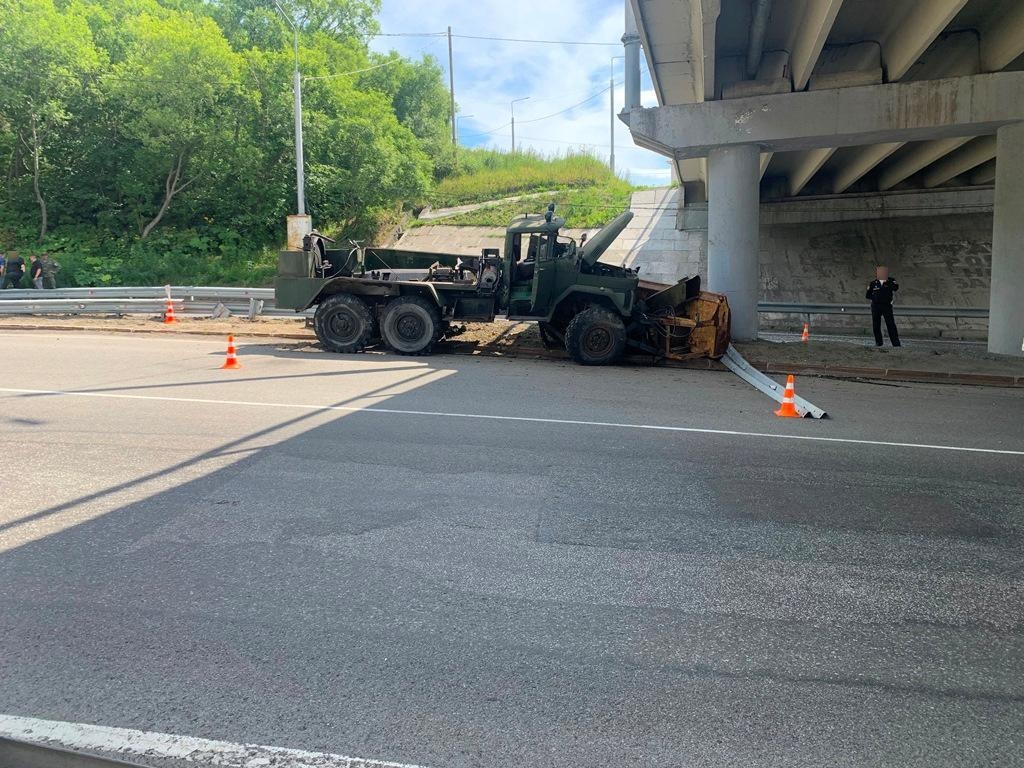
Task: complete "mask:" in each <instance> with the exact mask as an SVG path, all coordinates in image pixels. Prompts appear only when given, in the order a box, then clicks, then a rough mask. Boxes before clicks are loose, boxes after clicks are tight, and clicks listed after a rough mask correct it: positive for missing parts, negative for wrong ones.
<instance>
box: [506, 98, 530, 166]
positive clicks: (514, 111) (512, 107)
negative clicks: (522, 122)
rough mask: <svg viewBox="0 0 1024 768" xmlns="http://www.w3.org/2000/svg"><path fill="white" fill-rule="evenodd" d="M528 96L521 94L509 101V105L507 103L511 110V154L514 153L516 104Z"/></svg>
mask: <svg viewBox="0 0 1024 768" xmlns="http://www.w3.org/2000/svg"><path fill="white" fill-rule="evenodd" d="M528 98H530V97H529V96H523V97H522V98H520V99H513V100H512V101H511V102H510V103H509V105H508V106H509V109H511V110H512V154H513V155H514V154H515V153H516V104H518V103H519V102H520V101H526V100H527V99H528Z"/></svg>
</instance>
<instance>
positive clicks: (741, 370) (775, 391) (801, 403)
mask: <svg viewBox="0 0 1024 768" xmlns="http://www.w3.org/2000/svg"><path fill="white" fill-rule="evenodd" d="M722 364H723V365H725V367H726V368H728V369H729V370H730V371H732V372H733V373H735V374H736V375H737V376H739V377H740V378H741V379H743V380H744V381H745V382H747V384H749V385H750V386H752V387H754V388H755V389H757V390H759V391H760V392H763V393H764V394H766V395H768V397H770V398H772V400H774V401H775V402H777V403H781V402H782V397H783V393H784V390H785V387H783V386H782V385H781V384H779V383H778V382H777V381H775V380H774V379H772V378H770V377H768V376H766V375H765V374H763V373H761V371H759V370H757V368H755V367H754V366H752V365H751V364H750V363H748V362H747V361H746V360H745V359H744V357H743V355H741V354H740V353H739V352H738V351H737V350H736V347H734V346H733V345H732V344H730V345H729V348H728V349H727V350H726V351H725V355H724V356H723V357H722ZM794 400H795V404H796V410H797V413H799V414H800V415H801V416H804V417H808V416H809V417H811V418H812V419H825V418H828V413H826V412H825V410H824V409H822V408H819V407H818V406H816V405H815V404H814V403H812V402H811V401H809V400H805V399H804V398H802V397H800V395H797V396H796V397H795V398H794Z"/></svg>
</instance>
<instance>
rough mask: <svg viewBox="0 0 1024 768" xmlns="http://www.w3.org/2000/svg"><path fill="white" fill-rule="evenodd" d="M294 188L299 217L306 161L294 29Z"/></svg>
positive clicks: (303, 207)
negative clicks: (303, 146)
mask: <svg viewBox="0 0 1024 768" xmlns="http://www.w3.org/2000/svg"><path fill="white" fill-rule="evenodd" d="M293 90H294V91H295V188H296V192H295V195H296V198H297V200H298V208H297V210H296V213H298V214H299V215H300V216H304V215H305V214H306V169H305V165H306V161H305V158H304V156H303V154H304V153H303V151H302V75H301V73H300V72H299V30H298V29H295V77H294V86H293Z"/></svg>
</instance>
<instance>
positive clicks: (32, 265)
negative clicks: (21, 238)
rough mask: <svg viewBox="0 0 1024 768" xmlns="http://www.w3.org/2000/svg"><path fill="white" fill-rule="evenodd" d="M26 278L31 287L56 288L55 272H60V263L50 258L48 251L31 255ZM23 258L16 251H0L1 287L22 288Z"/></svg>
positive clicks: (23, 275) (24, 267)
mask: <svg viewBox="0 0 1024 768" xmlns="http://www.w3.org/2000/svg"><path fill="white" fill-rule="evenodd" d="M27 269H28V278H29V281H30V282H31V285H32V287H33V288H39V289H43V288H56V287H57V273H58V272H60V264H59V263H57V262H56V261H54V260H53V259H51V258H50V254H48V253H39V254H35V255H34V256H32V260H31V261H30V262H29V264H28V267H27ZM25 270H26V266H25V259H23V258H22V257H21V256H19V255H18V252H17V251H11V252H10V253H6V254H5V253H3V252H0V280H2V282H0V286H2V287H3V288H22V287H25V286H23V285H22V282H21V281H22V278H24V277H25Z"/></svg>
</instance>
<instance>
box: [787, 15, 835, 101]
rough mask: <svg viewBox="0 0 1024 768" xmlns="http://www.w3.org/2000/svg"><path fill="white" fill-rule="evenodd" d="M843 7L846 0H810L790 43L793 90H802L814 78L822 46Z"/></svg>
mask: <svg viewBox="0 0 1024 768" xmlns="http://www.w3.org/2000/svg"><path fill="white" fill-rule="evenodd" d="M842 7H843V0H808V2H807V7H806V8H804V13H803V16H802V17H801V23H800V28H799V29H798V31H797V33H796V37H795V38H794V40H793V43H792V45H791V46H790V50H791V51H792V53H791V54H790V57H789V66H790V72H791V73H792V77H793V90H794V91H802V90H803V89H804V88H805V87H807V81H808V80H810V78H811V72H813V71H814V65H815V64H817V63H818V57H819V56H820V55H821V49H822V48H823V47H824V46H825V41H826V40H827V39H828V33H829V32H831V31H832V25H833V24H835V21H836V16H838V15H839V9H840V8H842Z"/></svg>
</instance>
